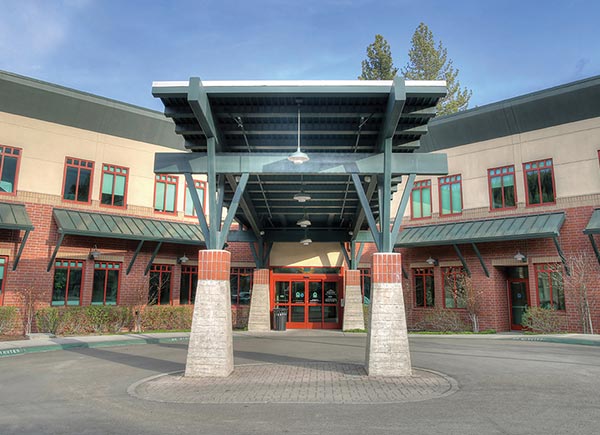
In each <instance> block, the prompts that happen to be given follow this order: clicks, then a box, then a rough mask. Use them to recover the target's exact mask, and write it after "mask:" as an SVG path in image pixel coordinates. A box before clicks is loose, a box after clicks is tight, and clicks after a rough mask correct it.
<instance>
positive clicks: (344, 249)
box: [340, 242, 354, 269]
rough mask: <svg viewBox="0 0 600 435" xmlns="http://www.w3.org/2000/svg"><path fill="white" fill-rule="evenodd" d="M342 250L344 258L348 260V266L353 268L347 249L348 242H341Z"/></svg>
mask: <svg viewBox="0 0 600 435" xmlns="http://www.w3.org/2000/svg"><path fill="white" fill-rule="evenodd" d="M340 251H341V252H342V255H343V256H344V260H346V265H347V266H348V269H352V260H351V259H350V257H349V256H348V250H347V249H346V243H344V242H340ZM353 257H354V255H353Z"/></svg>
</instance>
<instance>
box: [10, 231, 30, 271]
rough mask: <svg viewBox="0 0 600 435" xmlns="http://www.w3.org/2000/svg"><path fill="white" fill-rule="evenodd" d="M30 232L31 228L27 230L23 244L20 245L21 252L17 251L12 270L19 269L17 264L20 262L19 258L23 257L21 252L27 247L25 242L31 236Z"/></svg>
mask: <svg viewBox="0 0 600 435" xmlns="http://www.w3.org/2000/svg"><path fill="white" fill-rule="evenodd" d="M30 232H31V230H27V231H25V234H24V235H23V240H21V244H20V245H19V252H17V256H16V257H15V261H14V262H13V267H12V270H17V265H18V264H19V260H20V259H21V254H22V253H23V248H25V243H26V242H27V238H29V233H30Z"/></svg>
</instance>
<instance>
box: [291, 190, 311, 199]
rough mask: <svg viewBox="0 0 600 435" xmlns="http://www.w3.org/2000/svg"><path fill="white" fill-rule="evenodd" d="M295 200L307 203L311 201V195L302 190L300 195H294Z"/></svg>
mask: <svg viewBox="0 0 600 435" xmlns="http://www.w3.org/2000/svg"><path fill="white" fill-rule="evenodd" d="M294 199H295V200H296V201H298V202H306V201H310V195H309V194H308V193H304V191H302V190H301V191H300V193H296V194H295V195H294Z"/></svg>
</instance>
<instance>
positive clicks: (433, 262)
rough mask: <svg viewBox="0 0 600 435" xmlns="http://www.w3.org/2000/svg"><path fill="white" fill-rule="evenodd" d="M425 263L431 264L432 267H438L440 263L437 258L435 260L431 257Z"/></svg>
mask: <svg viewBox="0 0 600 435" xmlns="http://www.w3.org/2000/svg"><path fill="white" fill-rule="evenodd" d="M425 263H427V264H429V265H430V266H437V265H438V261H437V260H436V259H435V258H433V257H432V256H429V258H428V259H427V260H425Z"/></svg>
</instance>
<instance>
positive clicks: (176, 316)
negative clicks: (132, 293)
mask: <svg viewBox="0 0 600 435" xmlns="http://www.w3.org/2000/svg"><path fill="white" fill-rule="evenodd" d="M193 313H194V306H193V305H181V306H170V305H165V306H159V305H153V306H148V307H146V308H145V309H144V310H143V311H142V312H141V323H142V325H141V326H142V330H143V331H148V330H157V329H190V328H191V327H192V315H193Z"/></svg>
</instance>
